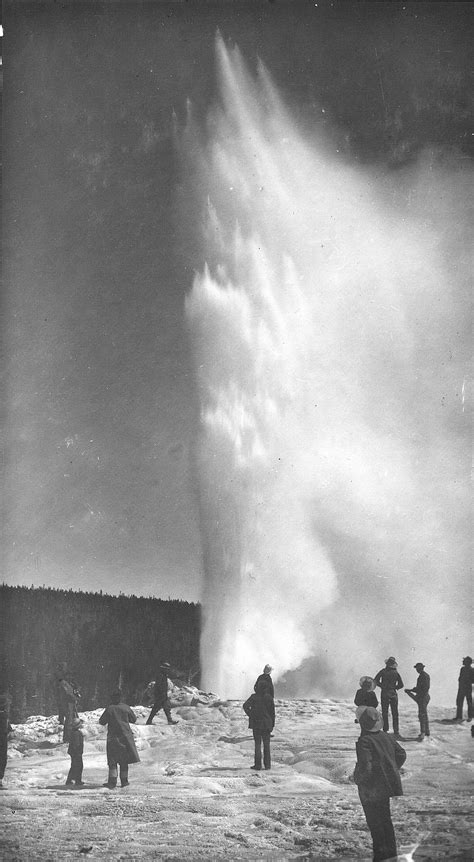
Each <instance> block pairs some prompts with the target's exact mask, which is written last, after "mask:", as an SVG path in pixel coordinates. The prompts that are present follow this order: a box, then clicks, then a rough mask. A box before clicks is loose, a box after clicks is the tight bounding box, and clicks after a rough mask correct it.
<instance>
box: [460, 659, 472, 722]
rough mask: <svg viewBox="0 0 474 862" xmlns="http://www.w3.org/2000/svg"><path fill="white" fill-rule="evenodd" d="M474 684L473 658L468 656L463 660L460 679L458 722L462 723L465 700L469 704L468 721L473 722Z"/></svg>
mask: <svg viewBox="0 0 474 862" xmlns="http://www.w3.org/2000/svg"><path fill="white" fill-rule="evenodd" d="M473 682H474V668H473V667H472V658H471V656H470V655H467V656H465V657H464V658H463V660H462V667H461V670H460V671H459V677H458V694H457V697H456V720H457V721H462V711H463V707H464V699H465V700H466V703H467V720H468V721H471V720H472V684H473Z"/></svg>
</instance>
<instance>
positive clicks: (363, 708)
mask: <svg viewBox="0 0 474 862" xmlns="http://www.w3.org/2000/svg"><path fill="white" fill-rule="evenodd" d="M472 663H473V661H472V658H471V657H470V656H465V657H464V658H463V663H462V667H461V670H460V673H459V678H458V693H457V697H456V717H455V718H454V719H452V720H453V721H462V718H463V706H464V701H466V703H467V714H468V721H470V720H471V719H472V717H473V716H472V684H473V682H474V669H473V667H472ZM414 668H415V670H416V671H417V673H418V678H417V681H416V684H415V685H414V686H413V688H410V689H407V688H405V691H406V693H407V694H408V695H409V696H410V697H411V698H412V699H413V700H414V701H415V702H416V703H417V705H418V717H419V722H420V734H419V736H418V740H419V741H420V742H421V741H423V740H424V739H425V738H426V737H429V735H430V729H429V720H428V703H429V700H430V695H429V690H430V677H429V674H428V673H427V672H426V670H425V665H424V664H423V663H422V662H417V663H416V664H415V665H414ZM170 671H171V668H170V665H169V663H168V662H162V664H161V665H160V667H159V671H158V673H157V675H156V679H155V683H154V690H153V698H154V700H153V707H152V709H151V711H150V714H149V716H148V719H147V722H146V723H147V724H148V725H150V724H151V723H152V722H153V718H154V716H155V715H156V714H157V712H158V711H159V710H160V709H162V710H163V712H164V714H165V716H166V718H167V721H168V724H177V722H176V721H175V720H174V719H173V718H172V715H171V703H170V700H169V696H168V677H169V675H170ZM271 673H272V667H271V666H270V665H268V664H267V665H265V667H264V669H263V673H261V674H260V675H259V676H258V677H257V679H256V681H255V684H254V691H253V693H252V694H251V695H250V697H249V698H248V699H247V700H246V701H245V703H244V704H243V709H244V711H245V713H246V715H247V716H248V719H249V727H250V728H251V730H252V733H253V738H254V744H255V751H254V763H253V766H252V767H251V768H252V769H254V770H261V769H262V748H263V768H264V769H267V770H268V769H271V752H270V739H271V735H272V731H273V729H274V727H275V702H274V687H273V682H272V677H271ZM56 680H57V697H58V718H59V721H60V723H61V724H62V725H63V742H67V743H68V754H69V755H70V758H71V768H70V770H69V773H68V776H67V779H66V784H67V785H72V784H75V785H76V787H77V786H78V787H83V786H84V782H83V781H82V770H83V760H82V755H83V748H84V736H83V732H82V726H83V722H82V720H81V719H80V717H79V714H78V709H77V707H78V700H79V698H80V693H79V690H78V687H77V685H76V684H75V683H74V682H73V681H72V680H71V679H70V678H68V676H67V667H66V665H65V664H60V665H59V666H58V669H57V673H56ZM359 684H360V688H359V689H358V690H357V692H356V694H355V697H354V703H355V705H356V707H357V709H356V719H355V720H356V722H358V723H359V725H360V736H359V738H358V740H357V742H356V754H357V763H356V768H355V771H354V781H355V783H356V784H357V786H358V791H359V798H360V801H361V804H362V807H363V810H364V814H365V817H366V821H367V825H368V827H369V829H370V832H371V835H372V843H373V852H374V855H373V859H374V862H382V860H387V859H391V858H392V857H396V853H397V850H396V841H395V834H394V829H393V824H392V820H391V815H390V798H391V797H392V796H400V795H402V793H403V790H402V785H401V780H400V773H399V770H400V768H401V766H402V765H403V763H404V762H405V759H406V752H405V751H404V749H403V748H402V747H401V745H400V742H399V741H400V740H401V739H402V737H401V736H400V729H399V712H398V692H399V691H400V690H401V689H403V688H404V684H403V680H402V678H401V676H400V674H399V672H398V665H397V661H396V659H395V657H394V656H389V658H387V659H386V660H385V667H384V668H382V669H381V670H380V671H379V672H378V673H377V674H375V676H374V677H370V676H363V677H361V679H360V683H359ZM377 687H378V688H380V701H381V713H380V712H379V711H378V709H377V707H378V705H379V704H378V699H377V695H376V692H375V689H376V688H377ZM8 708H9V698H8V695H7V693H6V692H4V693H0V788H1V787H2V779H3V775H4V772H5V765H6V759H7V738H8V734H9V732H10V731H11V730H12V727H11V725H10V722H9V719H8ZM389 712H390V713H391V717H392V725H393V735H391V734H389V733H388V730H389ZM136 720H137V718H136V715H135V713H134V712H133V710H132V709H131V708H130V706H128V704H126V703H125V702H124V701H123V698H122V694H121V692H120V690H118V689H117V690H116V691H115V692H114V693H113V695H112V697H111V703H110V704H109V705H108V706H107V708H106V709H105V710H104V712H103V713H102V715H101V716H100V718H99V723H100V724H101V725H103V726H106V727H107V744H106V750H107V765H108V778H107V781H106V782H105V784H104V787H108V788H109V789H111V790H112V789H114V788H115V787H116V786H117V780H118V778H119V777H120V784H121V786H122V787H126V786H127V785H128V783H129V782H128V767H129V764H131V763H138V761H139V760H140V758H139V756H138V752H137V749H136V745H135V741H134V737H133V732H132V729H131V727H130V725H131V724H134V723H135V722H136Z"/></svg>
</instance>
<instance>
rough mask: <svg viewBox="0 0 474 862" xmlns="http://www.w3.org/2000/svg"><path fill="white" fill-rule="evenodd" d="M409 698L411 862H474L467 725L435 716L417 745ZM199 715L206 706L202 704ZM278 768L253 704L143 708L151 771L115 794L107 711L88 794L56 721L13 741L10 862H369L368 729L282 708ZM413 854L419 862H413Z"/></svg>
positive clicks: (38, 722)
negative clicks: (260, 736)
mask: <svg viewBox="0 0 474 862" xmlns="http://www.w3.org/2000/svg"><path fill="white" fill-rule="evenodd" d="M406 701H408V698H407V699H406V700H402V701H401V706H402V708H403V721H402V728H401V730H402V733H403V734H404V738H405V742H404V743H402V744H403V745H404V747H405V748H406V750H407V755H408V756H407V761H406V764H405V767H404V776H403V784H404V792H405V795H404V797H402V798H400V799H396V800H394V801H393V802H392V810H393V820H394V824H395V829H396V833H397V836H398V841H399V848H400V858H406V859H415V860H424V862H428V860H463V862H468V860H473V859H474V855H473V853H472V851H471V847H472V846H473V843H474V842H473V841H472V833H471V832H470V821H471V807H472V791H473V788H474V768H473V753H474V739H473V738H472V737H471V734H470V725H469V724H468V723H467V722H464V723H462V724H454V723H450V722H448V721H447V719H448V718H449V717H450V716H452V711H451V710H446V709H441V708H436V707H434V706H433V707H432V709H431V721H432V737H431V739H430V740H429V741H425V742H423V743H419V742H417V741H416V737H417V734H418V723H417V719H416V707H415V705H414V704H413V703H412V702H411V701H410V702H406ZM191 703H193V701H192V700H191ZM276 708H277V724H276V728H275V732H274V736H273V738H272V757H273V763H272V769H271V771H269V772H260V773H255V772H253V771H252V770H250V768H249V767H250V766H251V764H252V762H253V740H252V737H251V732H250V731H249V730H248V728H247V721H246V718H245V715H244V713H243V711H242V706H241V703H240V702H239V703H237V702H234V701H228V702H225V703H222V702H219V701H216V700H214V701H212V699H211V700H210V701H209V703H208V704H204V703H195V701H194V705H188V706H186V705H182V706H179V707H178V708H176V709H175V710H174V713H175V716H176V718H178V719H179V724H177V725H175V726H168V725H167V724H166V723H165V719H164V716H163V713H159V714H158V716H157V717H156V718H155V721H154V724H153V725H152V726H146V725H145V720H146V717H147V715H148V709H146V708H145V707H142V706H139V707H134V710H135V712H136V714H137V716H138V724H137V725H136V727H135V735H136V742H137V747H138V749H139V753H140V757H141V762H140V763H139V764H136V765H134V766H131V767H130V782H131V783H130V786H129V787H127V788H123V789H121V788H119V789H117V790H114V791H109V790H107V789H106V788H103V787H102V783H103V781H104V780H105V779H106V777H107V769H106V759H105V736H106V731H105V730H104V729H103V728H102V727H100V725H98V723H97V719H98V716H99V715H100V713H101V710H96V711H94V712H90V713H83V714H82V717H83V718H84V731H85V756H84V764H85V768H84V776H83V779H84V781H85V782H86V786H85V787H84V788H81V789H79V788H77V789H75V788H72V789H71V788H69V787H65V785H64V781H65V778H66V774H67V771H68V768H69V758H68V756H67V753H66V749H67V746H66V745H64V744H61V742H60V735H59V733H60V731H61V728H60V727H59V726H58V723H57V719H56V718H55V717H50V718H44V717H42V716H33V717H31V718H29V719H28V721H27V722H26V724H24V725H17V726H16V728H15V731H14V734H13V736H12V739H11V742H10V752H9V761H8V766H7V773H6V776H5V781H4V787H5V789H4V790H3V791H2V792H1V794H0V806H1V815H2V821H3V830H2V838H1V839H0V841H1V859H4V860H8V862H16V860H18V862H20V860H21V862H34V860H40V859H41V860H42V862H46V860H57V859H61V860H63V859H72V858H80V857H81V856H88V857H90V858H91V859H110V860H112V859H113V860H129V859H130V860H131V859H162V860H170V862H171V860H176V862H178V860H179V862H181V860H186V862H193V860H196V862H197V860H200V862H201V860H212V862H214V860H215V862H219V860H257V859H259V860H260V859H266V860H285V859H301V860H303V859H305V860H306V859H312V860H321V862H324V860H334V859H339V860H343V862H349V860H366V859H367V860H368V859H370V858H371V853H370V848H371V843H370V835H369V833H368V830H367V827H366V824H365V820H364V817H363V813H362V809H361V806H360V803H359V800H358V795H357V789H356V787H355V785H354V784H353V783H352V781H351V774H352V771H353V767H354V762H355V753H354V744H355V740H356V738H357V735H358V725H357V724H354V712H353V706H352V705H351V704H349V703H348V702H343V701H334V700H318V701H277V702H276ZM402 853H404V854H406V855H404V856H402Z"/></svg>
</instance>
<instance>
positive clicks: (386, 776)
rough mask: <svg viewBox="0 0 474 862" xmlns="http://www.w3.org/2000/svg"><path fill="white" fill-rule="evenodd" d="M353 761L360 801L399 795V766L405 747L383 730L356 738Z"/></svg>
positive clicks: (402, 760) (400, 784)
mask: <svg viewBox="0 0 474 862" xmlns="http://www.w3.org/2000/svg"><path fill="white" fill-rule="evenodd" d="M356 752H357V765H356V769H355V773H354V781H355V783H356V784H357V785H358V787H359V794H360V798H361V801H362V802H364V801H373V800H376V799H381V798H387V797H390V796H403V789H402V782H401V779H400V773H399V769H400V767H401V766H403V764H404V763H405V760H406V752H405V749H404V748H402V746H401V745H399V743H398V742H397V740H396V739H394V738H393V737H392V736H389V735H388V734H387V733H384V732H383V731H381V730H379V731H377V733H363V734H361V736H360V737H359V739H358V740H357V742H356Z"/></svg>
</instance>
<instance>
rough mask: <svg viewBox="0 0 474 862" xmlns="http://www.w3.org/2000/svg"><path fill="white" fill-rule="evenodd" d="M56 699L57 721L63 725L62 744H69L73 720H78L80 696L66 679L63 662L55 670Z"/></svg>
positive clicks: (74, 686)
mask: <svg viewBox="0 0 474 862" xmlns="http://www.w3.org/2000/svg"><path fill="white" fill-rule="evenodd" d="M56 697H57V703H58V720H59V723H60V724H62V725H64V730H63V742H69V740H70V736H71V728H72V722H73V719H75V718H78V712H77V701H78V699H79V697H80V694H79V691H78V689H77V686H76V685H75V683H74V682H72V681H70V680H69V679H68V674H67V664H66V663H65V662H60V664H58V666H57V668H56Z"/></svg>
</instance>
